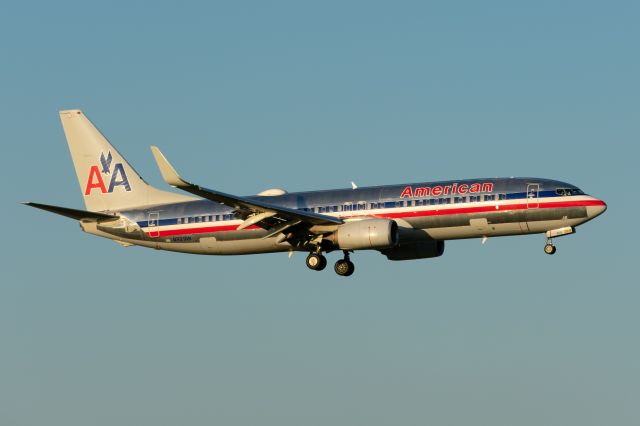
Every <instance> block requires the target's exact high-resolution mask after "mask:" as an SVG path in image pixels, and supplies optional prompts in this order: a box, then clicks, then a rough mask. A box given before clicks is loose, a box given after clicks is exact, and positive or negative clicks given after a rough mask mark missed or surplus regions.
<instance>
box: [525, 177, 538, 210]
mask: <svg viewBox="0 0 640 426" xmlns="http://www.w3.org/2000/svg"><path fill="white" fill-rule="evenodd" d="M539 194H540V184H539V183H530V184H527V209H537V208H538V207H539V206H540V203H539V201H538V195H539Z"/></svg>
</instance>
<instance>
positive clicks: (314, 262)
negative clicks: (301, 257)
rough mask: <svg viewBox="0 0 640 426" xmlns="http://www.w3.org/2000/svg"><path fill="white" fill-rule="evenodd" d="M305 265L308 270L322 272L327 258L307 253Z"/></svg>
mask: <svg viewBox="0 0 640 426" xmlns="http://www.w3.org/2000/svg"><path fill="white" fill-rule="evenodd" d="M306 264H307V268H309V269H312V270H314V271H322V270H323V269H324V268H325V267H326V266H327V258H326V257H324V256H323V255H321V254H318V253H309V256H307V260H306Z"/></svg>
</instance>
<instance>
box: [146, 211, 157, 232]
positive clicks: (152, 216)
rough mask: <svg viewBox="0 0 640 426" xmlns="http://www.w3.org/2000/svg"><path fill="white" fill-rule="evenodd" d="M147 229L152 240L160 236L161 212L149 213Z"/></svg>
mask: <svg viewBox="0 0 640 426" xmlns="http://www.w3.org/2000/svg"><path fill="white" fill-rule="evenodd" d="M147 227H148V228H149V231H148V232H149V236H150V237H151V238H157V237H159V236H160V212H150V213H149V223H148V225H147Z"/></svg>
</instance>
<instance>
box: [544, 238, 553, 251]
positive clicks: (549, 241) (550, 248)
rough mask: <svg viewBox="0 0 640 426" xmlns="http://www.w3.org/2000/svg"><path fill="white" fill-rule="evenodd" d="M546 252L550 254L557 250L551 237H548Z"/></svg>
mask: <svg viewBox="0 0 640 426" xmlns="http://www.w3.org/2000/svg"><path fill="white" fill-rule="evenodd" d="M544 252H545V253H547V254H549V255H551V254H554V253H555V252H556V246H554V245H553V240H552V239H551V238H547V244H545V246H544Z"/></svg>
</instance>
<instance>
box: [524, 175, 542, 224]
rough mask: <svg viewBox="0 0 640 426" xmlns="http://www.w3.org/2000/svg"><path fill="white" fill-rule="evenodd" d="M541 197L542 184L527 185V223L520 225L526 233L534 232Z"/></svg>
mask: <svg viewBox="0 0 640 426" xmlns="http://www.w3.org/2000/svg"><path fill="white" fill-rule="evenodd" d="M539 196H540V184H539V183H529V184H527V192H526V193H525V197H526V200H527V209H526V210H524V212H525V213H524V214H525V220H526V222H525V223H521V224H520V227H521V229H522V231H523V232H525V233H528V232H531V231H534V229H533V225H534V223H533V222H535V220H536V216H537V214H538V207H540V201H539V199H538V197H539Z"/></svg>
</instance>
